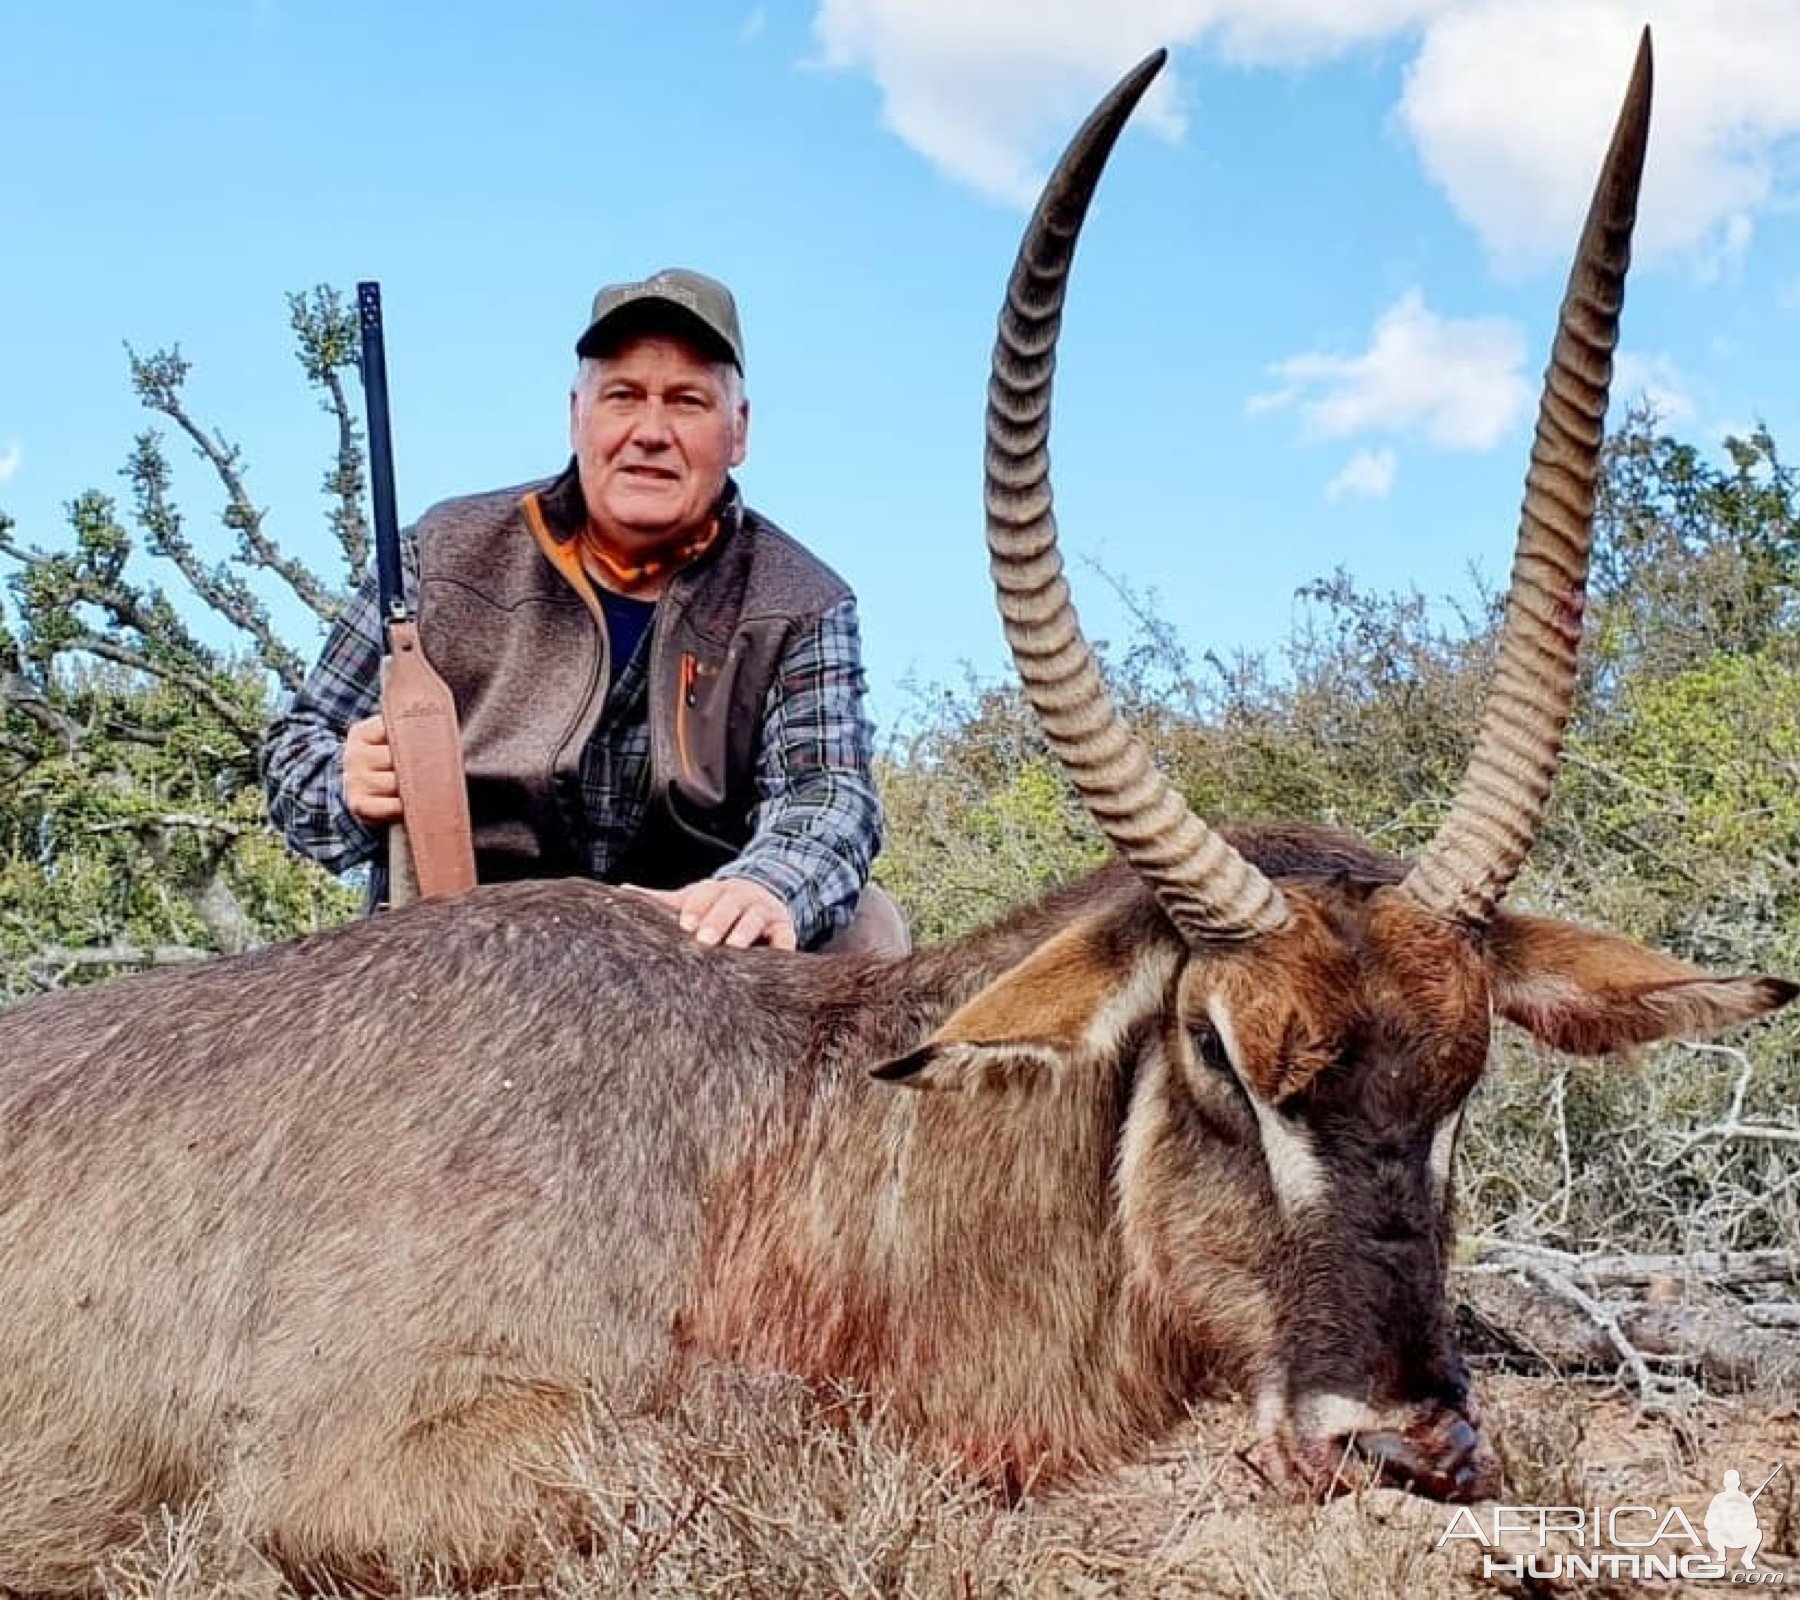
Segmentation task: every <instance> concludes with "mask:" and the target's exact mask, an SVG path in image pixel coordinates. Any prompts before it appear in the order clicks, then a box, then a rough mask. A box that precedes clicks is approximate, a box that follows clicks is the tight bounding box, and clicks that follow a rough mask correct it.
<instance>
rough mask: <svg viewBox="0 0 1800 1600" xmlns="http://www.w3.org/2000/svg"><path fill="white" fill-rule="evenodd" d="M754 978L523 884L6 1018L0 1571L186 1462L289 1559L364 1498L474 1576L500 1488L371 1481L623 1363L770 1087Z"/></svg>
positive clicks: (549, 1423)
mask: <svg viewBox="0 0 1800 1600" xmlns="http://www.w3.org/2000/svg"><path fill="white" fill-rule="evenodd" d="M749 981H750V980H749V979H748V978H747V977H746V976H745V973H744V968H743V964H741V963H737V962H734V961H731V960H720V959H718V958H717V957H716V956H709V955H708V953H706V952H703V951H699V950H697V949H696V948H694V947H693V946H691V945H690V944H688V943H687V942H686V941H684V940H682V939H681V938H679V936H675V935H674V930H673V928H672V925H670V924H668V923H667V922H666V921H665V920H664V919H663V918H662V915H661V913H660V912H656V911H653V910H649V909H648V908H640V907H637V906H635V905H628V904H624V903H622V902H621V901H620V899H619V897H618V896H616V895H609V894H607V893H606V892H605V891H601V890H597V889H594V888H592V887H591V886H586V885H580V884H559V885H549V884H545V885H519V886H514V887H509V888H501V889H495V890H484V891H481V892H480V893H479V894H478V895H477V896H476V897H474V898H472V899H471V900H468V901H465V902H464V903H462V904H461V905H460V906H459V907H457V908H456V910H455V912H454V914H452V913H451V912H450V911H449V909H448V908H443V909H440V908H435V907H421V908H418V911H417V912H415V913H412V914H408V915H406V916H394V917H390V918H382V919H377V920H376V921H374V922H371V923H366V924H361V925H358V926H356V927H353V928H349V929H345V930H341V931H339V932H336V933H333V934H328V935H322V936H319V937H318V938H315V939H311V940H306V941H302V942H301V943H300V944H297V945H292V946H284V947H280V948H277V949H274V950H270V951H264V952H259V953H257V954H255V955H252V956H249V957H244V958H240V959H237V960H234V961H230V962H217V963H211V964H208V965H207V966H205V967H203V968H195V969H187V970H181V971H173V972H167V973H160V974H154V975H148V976H145V977H143V978H139V979H134V980H129V981H125V982H121V983H117V984H114V985H111V986H109V987H107V988H106V989H104V990H101V991H88V992H83V993H74V994H69V995H62V996H56V997H51V998H49V999H46V1000H44V1001H40V1002H33V1003H31V1004H29V1005H26V1006H22V1007H19V1008H17V1009H15V1010H14V1011H12V1012H10V1013H7V1014H4V1015H0V1349H4V1350H5V1351H6V1352H7V1359H6V1361H5V1362H4V1363H0V1585H12V1586H16V1587H20V1588H24V1589H33V1588H44V1587H52V1586H57V1585H61V1584H66V1583H75V1582H79V1581H80V1580H81V1578H82V1576H83V1574H84V1572H86V1571H88V1570H91V1564H92V1562H93V1560H94V1559H95V1556H96V1555H97V1554H98V1552H99V1551H100V1550H101V1549H102V1548H104V1546H105V1545H106V1544H108V1543H110V1542H112V1541H113V1540H115V1539H116V1538H118V1537H120V1536H121V1533H129V1531H130V1528H131V1526H132V1525H133V1524H134V1521H135V1518H136V1517H137V1516H139V1515H141V1514H142V1513H143V1512H144V1511H145V1510H147V1509H151V1508H153V1507H154V1505H155V1504H156V1503H157V1502H158V1501H159V1500H165V1499H166V1500H172V1501H180V1500H182V1499H184V1498H185V1497H186V1495H187V1494H188V1493H189V1492H191V1491H192V1490H193V1489H195V1488H196V1487H198V1486H199V1485H200V1484H202V1483H205V1482H212V1481H218V1482H220V1483H222V1484H223V1486H224V1489H223V1493H224V1494H225V1496H226V1499H227V1501H228V1502H231V1501H233V1500H234V1499H235V1502H236V1503H235V1505H232V1504H229V1503H228V1505H227V1510H228V1512H231V1513H233V1514H235V1515H237V1516H238V1517H239V1518H240V1519H241V1520H243V1521H245V1522H247V1523H250V1524H255V1526H251V1527H247V1528H246V1530H245V1531H247V1532H251V1533H253V1534H261V1535H262V1536H263V1537H264V1538H266V1539H269V1540H270V1541H271V1542H272V1543H273V1545H274V1546H275V1547H276V1549H277V1550H278V1551H283V1552H285V1553H288V1554H290V1556H291V1557H292V1559H294V1560H295V1561H296V1562H297V1563H299V1562H303V1561H304V1559H305V1558H306V1556H307V1552H308V1549H309V1545H310V1544H318V1545H319V1546H320V1547H321V1548H323V1547H325V1546H326V1545H328V1544H330V1543H331V1542H333V1541H335V1542H337V1543H338V1544H342V1543H343V1542H344V1541H343V1537H342V1536H343V1533H344V1527H343V1523H344V1519H345V1518H346V1517H357V1516H360V1517H362V1518H363V1519H364V1520H365V1521H366V1523H367V1529H366V1535H367V1539H368V1541H369V1542H370V1544H371V1545H372V1546H374V1545H379V1544H380V1543H381V1541H382V1539H383V1538H384V1537H386V1535H385V1534H384V1532H383V1528H384V1526H385V1525H388V1524H394V1525H399V1524H403V1523H405V1522H406V1521H407V1520H409V1519H410V1520H411V1521H412V1522H413V1523H414V1524H415V1533H416V1536H417V1537H418V1539H419V1541H420V1544H421V1547H422V1548H425V1547H432V1548H435V1547H437V1546H438V1545H440V1544H441V1543H442V1540H441V1539H439V1538H438V1537H437V1535H438V1534H439V1533H440V1532H441V1533H443V1536H444V1537H447V1538H448V1539H449V1540H450V1545H449V1548H456V1547H457V1541H458V1540H462V1539H465V1538H466V1539H470V1540H473V1541H475V1544H477V1545H480V1546H481V1549H473V1548H472V1549H471V1557H470V1563H469V1565H470V1570H471V1571H472V1572H479V1571H480V1570H481V1568H482V1562H483V1560H484V1559H485V1557H484V1556H483V1554H482V1551H483V1550H485V1549H486V1548H487V1546H488V1545H492V1544H494V1541H495V1539H498V1538H501V1537H502V1535H501V1534H500V1533H499V1532H497V1531H496V1530H495V1529H493V1528H491V1527H489V1528H483V1527H480V1526H477V1525H476V1524H478V1523H479V1522H480V1520H481V1519H480V1518H479V1517H473V1518H471V1513H472V1512H473V1511H475V1510H477V1509H478V1508H479V1507H480V1505H481V1503H482V1498H483V1495H484V1493H486V1494H487V1495H488V1498H489V1499H490V1500H494V1499H496V1498H498V1499H505V1498H506V1497H507V1496H508V1495H511V1494H513V1493H514V1488H513V1486H512V1485H511V1484H510V1481H509V1482H507V1483H501V1482H499V1481H498V1480H496V1481H495V1482H494V1483H493V1484H492V1485H489V1486H488V1487H487V1489H485V1490H484V1486H483V1484H482V1483H481V1482H480V1481H470V1480H469V1479H468V1473H465V1474H464V1481H463V1482H462V1483H461V1484H460V1486H456V1487H455V1489H454V1497H453V1500H445V1501H444V1503H442V1504H437V1505H419V1504H414V1505H408V1506H396V1505H393V1504H390V1503H389V1502H388V1500H387V1499H386V1498H385V1497H387V1496H388V1495H389V1494H390V1493H391V1492H392V1490H391V1488H390V1486H392V1485H396V1484H401V1483H409V1484H414V1485H424V1486H425V1491H423V1492H430V1486H431V1485H433V1484H438V1485H446V1484H453V1481H454V1479H455V1477H456V1474H457V1472H458V1470H459V1464H460V1457H459V1440H461V1441H474V1440H476V1439H477V1438H479V1439H483V1440H486V1441H488V1446H489V1447H488V1448H487V1449H486V1450H485V1452H474V1451H473V1450H472V1449H464V1450H463V1451H462V1454H463V1455H466V1456H468V1458H469V1463H471V1464H470V1465H469V1466H468V1472H473V1473H476V1477H477V1479H478V1478H479V1472H477V1470H476V1469H475V1468H474V1467H473V1465H472V1463H473V1462H474V1460H475V1459H476V1455H477V1454H480V1455H481V1458H482V1459H484V1460H491V1459H492V1458H493V1457H494V1455H495V1452H494V1450H493V1449H492V1448H491V1446H492V1440H493V1438H494V1436H495V1434H496V1432H497V1431H498V1432H499V1433H500V1434H504V1433H505V1432H506V1431H507V1430H509V1429H511V1430H515V1431H517V1432H519V1434H520V1436H521V1438H524V1437H526V1436H528V1435H529V1436H532V1437H540V1438H541V1437H543V1436H544V1435H545V1434H546V1432H550V1433H553V1432H554V1428H555V1425H556V1424H557V1423H558V1422H559V1420H565V1419H566V1420H568V1421H571V1422H572V1421H573V1420H574V1413H575V1412H576V1411H577V1410H578V1409H579V1406H580V1403H581V1398H582V1394H581V1391H582V1385H583V1383H584V1381H585V1380H586V1379H589V1378H598V1379H601V1380H603V1381H604V1380H618V1381H625V1382H629V1381H633V1380H635V1379H639V1378H642V1377H644V1376H646V1375H651V1374H653V1372H654V1369H655V1367H656V1365H657V1363H658V1362H659V1361H661V1360H662V1359H663V1358H664V1356H665V1355H666V1353H667V1339H668V1334H669V1329H670V1326H671V1323H672V1321H673V1318H674V1315H675V1312H676V1310H677V1309H678V1306H679V1301H680V1295H681V1292H682V1287H683V1284H684V1282H685V1279H686V1276H687V1274H688V1273H689V1271H690V1270H691V1263H692V1260H693V1257H694V1252H695V1250H696V1248H697V1239H698V1230H699V1226H700V1215H699V1197H700V1194H701V1191H702V1188H703V1185H704V1181H705V1174H706V1171H707V1169H708V1166H709V1163H710V1162H712V1161H713V1160H715V1159H717V1157H718V1154H719V1151H718V1146H719V1143H720V1141H721V1139H722V1138H724V1137H725V1135H724V1133H723V1131H722V1130H724V1129H726V1128H729V1127H732V1126H737V1127H740V1128H741V1127H743V1126H745V1125H746V1124H747V1123H749V1124H753V1123H754V1122H755V1120H756V1116H757V1111H756V1108H755V1104H754V1102H755V1101H756V1100H757V1098H758V1096H763V1095H767V1094H769V1093H770V1092H771V1091H772V1086H773V1084H774V1075H773V1073H771V1072H770V1071H768V1070H765V1069H766V1065H767V1063H768V1062H770V1061H771V1060H772V1059H775V1057H774V1053H773V1050H772V1049H771V1047H770V1041H768V1040H765V1039H761V1038H760V1037H759V1035H758V1024H757V1021H756V1019H755V1017H754V1016H753V1015H752V1014H751V1013H750V1011H749V1009H748V1007H747V1005H746V1003H745V1001H746V999H747V996H746V994H745V992H744V985H745V984H746V983H748V982H749ZM671 997H679V999H674V998H671ZM795 1025H796V1024H795V1022H794V1020H793V1018H792V1017H789V1018H787V1019H785V1020H784V1019H782V1018H780V1017H777V1018H774V1019H773V1020H770V1021H767V1022H766V1023H765V1024H764V1026H766V1027H767V1028H770V1029H779V1028H781V1027H783V1026H786V1027H790V1028H791V1027H793V1026H795ZM758 1063H762V1064H763V1065H762V1066H760V1067H759V1065H758ZM404 1452H411V1456H409V1457H408V1460H407V1461H406V1462H405V1463H402V1462H401V1461H400V1460H399V1459H398V1453H404ZM426 1458H429V1459H426ZM402 1465H405V1466H407V1468H408V1470H406V1471H401V1470H399V1469H400V1467H401V1466H402ZM422 1467H423V1468H424V1470H420V1469H421V1468H422ZM481 1470H485V1471H486V1472H488V1473H490V1474H492V1473H494V1472H495V1470H496V1469H494V1468H492V1467H491V1466H490V1467H487V1468H485V1469H481ZM505 1471H506V1474H510V1473H511V1471H512V1469H510V1468H509V1469H505ZM503 1475H505V1474H503ZM517 1492H518V1494H520V1495H523V1496H525V1498H527V1499H529V1498H530V1497H529V1495H527V1494H526V1491H525V1490H524V1489H523V1488H520V1489H519V1490H518V1491H517ZM523 1509H524V1510H529V1509H530V1508H529V1507H525V1508H523ZM459 1521H469V1522H470V1527H469V1528H468V1530H467V1531H466V1533H465V1532H458V1531H457V1529H456V1527H455V1526H454V1524H456V1523H458V1522H459ZM490 1521H491V1518H490ZM434 1524H443V1525H445V1527H443V1528H434V1527H433V1525H434ZM283 1529H286V1530H288V1531H287V1532H283V1531H282V1530H283ZM271 1530H272V1531H271ZM504 1537H505V1538H511V1537H513V1534H511V1533H507V1534H505V1535H504ZM284 1541H285V1543H284ZM483 1541H485V1544H484V1543H483ZM352 1542H354V1541H352ZM496 1548H497V1547H496ZM493 1564H494V1567H495V1570H500V1568H501V1567H502V1566H503V1565H504V1561H503V1558H502V1557H501V1556H500V1555H498V1554H495V1555H494V1556H493Z"/></svg>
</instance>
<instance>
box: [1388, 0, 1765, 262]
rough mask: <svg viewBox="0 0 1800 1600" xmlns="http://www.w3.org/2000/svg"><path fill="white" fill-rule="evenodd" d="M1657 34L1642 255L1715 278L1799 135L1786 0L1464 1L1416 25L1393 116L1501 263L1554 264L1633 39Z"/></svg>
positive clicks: (1745, 235) (1594, 161)
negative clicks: (1417, 39) (1675, 257)
mask: <svg viewBox="0 0 1800 1600" xmlns="http://www.w3.org/2000/svg"><path fill="white" fill-rule="evenodd" d="M1646 20H1648V21H1649V22H1650V23H1651V25H1652V27H1653V29H1654V32H1655V37H1656V59H1657V65H1656V111H1655V116H1654V119H1653V127H1652V132H1651V144H1650V156H1649V161H1648V165H1647V167H1646V171H1645V179H1644V198H1643V202H1642V206H1641V209H1640V215H1639V225H1638V232H1637V245H1638V248H1639V250H1640V252H1652V253H1653V252H1656V251H1658V250H1664V251H1667V250H1681V251H1686V252H1691V253H1693V255H1694V257H1695V259H1696V260H1697V261H1698V262H1700V263H1701V264H1702V265H1703V266H1704V267H1705V268H1706V269H1707V270H1709V271H1717V270H1720V269H1722V268H1725V267H1728V266H1729V265H1730V264H1731V263H1732V262H1733V260H1734V259H1735V258H1736V257H1738V256H1740V255H1741V254H1742V253H1743V251H1744V250H1746V249H1747V248H1748V247H1749V244H1750V240H1751V238H1752V235H1753V231H1754V229H1753V218H1754V215H1755V213H1756V212H1757V211H1758V210H1760V209H1763V208H1764V207H1766V206H1768V205H1769V204H1770V203H1771V202H1772V201H1775V200H1776V199H1777V193H1776V185H1775V171H1776V159H1777V152H1778V147H1779V146H1780V145H1781V143H1782V142H1783V141H1787V140H1793V139H1795V138H1797V137H1800V74H1796V73H1795V71H1794V70H1793V63H1794V62H1796V61H1800V6H1796V5H1795V4H1794V3H1793V0H1472V3H1471V4H1468V5H1466V6H1462V7H1459V8H1457V9H1456V10H1454V11H1452V12H1449V13H1447V14H1446V15H1444V16H1442V17H1440V18H1438V19H1437V20H1436V21H1435V22H1434V23H1433V24H1432V26H1431V27H1430V28H1429V29H1428V30H1427V31H1426V33H1425V36H1424V40H1423V43H1422V45H1421V47H1420V50H1419V53H1418V55H1417V57H1416V58H1415V59H1414V61H1413V62H1412V65H1411V66H1410V68H1409V69H1408V71H1407V75H1406V87H1405V90H1404V92H1403V94H1402V96H1401V102H1400V120H1401V122H1402V124H1403V125H1404V127H1405V128H1406V130H1407V132H1408V133H1409V134H1410V135H1411V137H1412V139H1413V142H1414V144H1415V145H1416V146H1417V148H1418V151H1419V155H1420V159H1421V160H1422V161H1423V162H1424V164H1425V167H1426V170H1427V171H1428V172H1430V174H1431V175H1432V177H1433V178H1434V179H1436V181H1437V182H1438V183H1439V184H1440V185H1441V186H1442V187H1443V189H1444V190H1445V192H1446V193H1447V195H1448V196H1449V198H1450V201H1451V204H1452V205H1454V206H1455V207H1456V209H1457V210H1458V211H1459V212H1460V213H1461V214H1462V215H1463V216H1464V217H1465V218H1466V219H1467V220H1468V221H1469V222H1470V223H1471V224H1472V225H1473V226H1474V227H1475V229H1476V231H1477V232H1478V233H1479V234H1480V235H1481V237H1482V240H1483V241H1484V243H1485V244H1486V245H1487V246H1488V249H1489V250H1490V251H1491V252H1492V253H1493V254H1494V255H1495V257H1496V258H1498V259H1499V260H1501V261H1502V262H1503V263H1507V264H1509V265H1514V266H1525V265H1536V264H1539V263H1541V262H1542V261H1544V260H1547V259H1554V258H1556V257H1558V256H1560V254H1561V253H1562V251H1563V250H1565V249H1566V248H1567V241H1568V240H1569V239H1570V238H1571V237H1572V236H1573V234H1574V232H1575V229H1576V228H1577V227H1578V226H1579V223H1580V219H1581V215H1582V212H1583V210H1584V209H1585V207H1586V204H1587V196H1588V191H1589V188H1590V186H1591V185H1592V182H1593V174H1594V171H1595V169H1596V167H1597V166H1598V163H1599V157H1600V152H1601V150H1602V149H1603V148H1604V144H1605V139H1606V133H1607V129H1608V127H1609V126H1610V124H1611V120H1612V117H1613V115H1614V113H1615V111H1616V109H1617V105H1618V100H1619V96H1620V93H1621V91H1622V90H1623V88H1624V84H1625V78H1626V74H1627V71H1628V69H1629V67H1630V62H1631V58H1632V53H1633V51H1634V49H1635V47H1636V41H1637V35H1638V30H1639V28H1640V27H1641V26H1642V24H1643V23H1644V22H1645V21H1646Z"/></svg>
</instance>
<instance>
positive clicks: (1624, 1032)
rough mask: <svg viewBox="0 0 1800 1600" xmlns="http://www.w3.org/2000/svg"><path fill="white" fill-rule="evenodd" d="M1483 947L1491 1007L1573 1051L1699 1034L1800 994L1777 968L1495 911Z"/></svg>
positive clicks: (1603, 1050)
mask: <svg viewBox="0 0 1800 1600" xmlns="http://www.w3.org/2000/svg"><path fill="white" fill-rule="evenodd" d="M1487 955H1488V978H1489V982H1490V983H1491V984H1492V985H1493V994H1494V1005H1495V1006H1496V1007H1497V1008H1498V1010H1499V1011H1500V1014H1501V1015H1502V1016H1504V1017H1505V1018H1506V1019H1507V1020H1508V1021H1509V1022H1516V1023H1517V1024H1518V1025H1519V1026H1520V1027H1521V1028H1524V1029H1526V1030H1527V1031H1528V1032H1530V1033H1532V1034H1534V1035H1535V1036H1536V1037H1537V1038H1539V1039H1541V1040H1543V1042H1544V1043H1545V1044H1547V1045H1550V1046H1552V1047H1553V1048H1555V1049H1558V1050H1567V1051H1569V1052H1570V1053H1571V1054H1574V1055H1582V1056H1599V1055H1605V1054H1607V1053H1608V1052H1609V1051H1613V1050H1623V1049H1626V1048H1627V1047H1629V1046H1631V1045H1634V1044H1647V1043H1649V1042H1650V1041H1651V1040H1653V1039H1704V1038H1708V1037H1710V1036H1711V1035H1712V1034H1715V1033H1723V1032H1724V1031H1725V1030H1726V1029H1727V1028H1733V1027H1736V1026H1737V1025H1738V1024H1739V1023H1740V1022H1748V1021H1750V1020H1751V1019H1752V1018H1753V1017H1760V1016H1762V1015H1764V1014H1765V1013H1767V1012H1770V1011H1774V1010H1775V1009H1777V1008H1778V1007H1780V1006H1784V1005H1786V1004H1787V1003H1788V1001H1790V1000H1792V999H1793V998H1794V996H1795V995H1796V994H1800V985H1796V984H1792V983H1789V982H1787V980H1786V979H1783V978H1766V977H1759V976H1755V975H1752V976H1749V977H1716V976H1714V975H1713V974H1712V973H1710V972H1705V971H1702V970H1701V969H1700V968H1699V967H1690V966H1689V965H1688V964H1687V963H1686V962H1685V961H1677V960H1675V959H1674V958H1673V957H1672V956H1665V955H1662V954H1660V953H1658V952H1657V951H1655V950H1650V949H1647V948H1645V947H1644V946H1643V945H1641V944H1637V943H1635V942H1634V941H1632V940H1630V939H1622V938H1620V937H1618V935H1616V934H1611V933H1599V932H1596V931H1595V930H1594V929H1592V928H1581V927H1577V926H1576V925H1575V924H1574V923H1570V922H1558V921H1555V920H1554V919H1552V918H1549V917H1524V916H1516V915H1514V914H1512V913H1511V912H1505V911H1503V912H1500V913H1499V914H1497V915H1496V916H1495V918H1494V920H1493V922H1492V924H1491V925H1490V926H1489V928H1488V937H1487Z"/></svg>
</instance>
